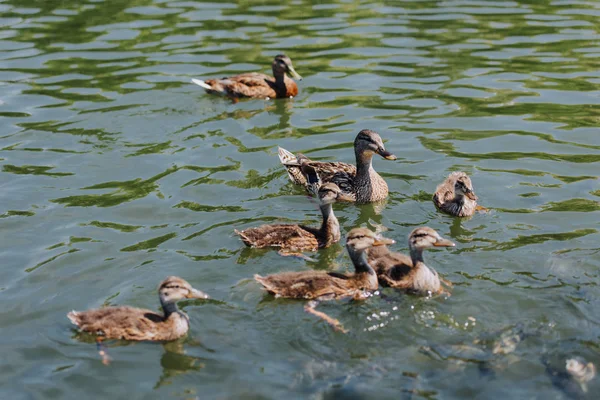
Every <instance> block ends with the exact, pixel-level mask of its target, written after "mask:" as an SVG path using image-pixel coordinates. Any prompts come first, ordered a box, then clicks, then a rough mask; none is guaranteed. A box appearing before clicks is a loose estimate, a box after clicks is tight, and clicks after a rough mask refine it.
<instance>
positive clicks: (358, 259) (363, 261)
mask: <svg viewBox="0 0 600 400" xmlns="http://www.w3.org/2000/svg"><path fill="white" fill-rule="evenodd" d="M346 247H347V249H348V254H349V255H350V259H351V260H352V263H353V264H354V270H355V271H356V273H357V274H359V273H365V272H366V273H368V274H372V275H375V271H374V270H373V268H371V266H370V265H369V262H368V261H367V254H366V253H365V252H364V251H363V250H360V251H359V250H354V249H353V248H350V247H349V246H346Z"/></svg>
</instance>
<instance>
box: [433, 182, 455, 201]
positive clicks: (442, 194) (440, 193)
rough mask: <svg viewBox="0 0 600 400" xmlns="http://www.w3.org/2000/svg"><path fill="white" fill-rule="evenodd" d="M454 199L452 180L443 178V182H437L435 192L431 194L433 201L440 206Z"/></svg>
mask: <svg viewBox="0 0 600 400" xmlns="http://www.w3.org/2000/svg"><path fill="white" fill-rule="evenodd" d="M453 199H454V186H453V183H452V182H449V181H448V180H445V181H444V182H443V183H441V184H439V185H438V186H437V188H435V193H434V194H433V202H434V203H435V204H436V205H437V206H438V207H441V206H442V204H444V203H446V202H449V201H452V200H453Z"/></svg>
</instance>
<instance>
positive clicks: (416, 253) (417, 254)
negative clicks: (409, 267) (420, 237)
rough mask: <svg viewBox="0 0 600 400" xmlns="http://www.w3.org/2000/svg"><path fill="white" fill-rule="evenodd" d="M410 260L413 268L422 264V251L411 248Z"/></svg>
mask: <svg viewBox="0 0 600 400" xmlns="http://www.w3.org/2000/svg"><path fill="white" fill-rule="evenodd" d="M410 258H411V259H412V263H413V267H416V266H417V265H418V264H424V261H423V249H419V248H415V247H411V248H410Z"/></svg>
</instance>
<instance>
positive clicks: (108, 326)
mask: <svg viewBox="0 0 600 400" xmlns="http://www.w3.org/2000/svg"><path fill="white" fill-rule="evenodd" d="M67 316H68V318H69V319H70V320H71V322H72V323H73V324H75V325H77V326H78V327H79V328H80V329H81V330H82V331H85V332H88V333H92V334H95V335H100V336H105V337H107V338H111V339H126V340H156V336H157V334H159V331H160V329H159V324H160V323H162V322H163V321H164V317H163V316H162V315H159V314H156V313H155V312H153V311H150V310H145V309H142V308H134V307H104V308H98V309H95V310H88V311H71V312H70V313H69V314H68V315H67Z"/></svg>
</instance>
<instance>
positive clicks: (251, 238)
mask: <svg viewBox="0 0 600 400" xmlns="http://www.w3.org/2000/svg"><path fill="white" fill-rule="evenodd" d="M336 201H352V199H351V198H349V196H348V195H346V194H344V193H342V191H341V190H340V188H339V187H338V186H337V185H336V184H335V183H326V184H325V185H323V186H321V187H320V188H319V202H320V204H319V206H320V208H321V213H322V214H323V223H322V224H321V227H320V228H316V227H310V226H305V225H292V224H274V225H261V226H259V227H256V228H249V229H245V230H243V231H238V230H237V229H236V230H234V231H235V233H236V234H238V235H240V237H241V238H242V241H243V242H244V243H245V244H246V246H250V247H257V248H262V247H281V248H282V249H288V250H300V251H301V250H312V251H316V250H317V249H320V248H325V247H329V246H331V245H332V244H333V243H336V242H338V241H339V240H340V224H339V222H338V220H337V218H336V217H335V215H334V214H333V207H332V204H333V203H335V202H336Z"/></svg>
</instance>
